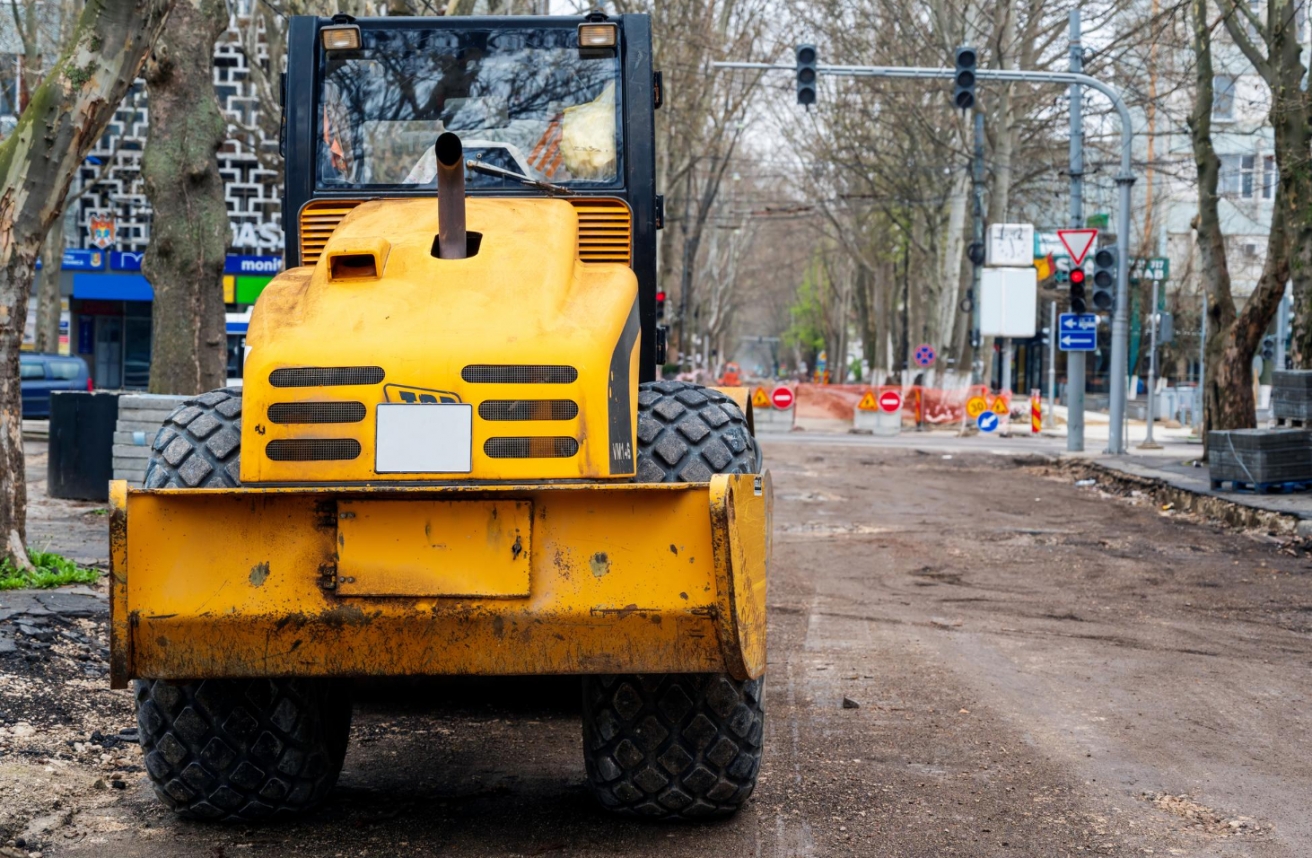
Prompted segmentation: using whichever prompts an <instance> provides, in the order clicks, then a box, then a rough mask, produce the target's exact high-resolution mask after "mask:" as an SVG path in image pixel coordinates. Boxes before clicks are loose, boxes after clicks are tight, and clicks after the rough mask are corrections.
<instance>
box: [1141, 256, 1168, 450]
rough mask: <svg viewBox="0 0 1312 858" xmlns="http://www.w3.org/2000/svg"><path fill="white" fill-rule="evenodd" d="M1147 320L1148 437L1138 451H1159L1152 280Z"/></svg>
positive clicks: (1155, 323) (1155, 311)
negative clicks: (1149, 326)
mask: <svg viewBox="0 0 1312 858" xmlns="http://www.w3.org/2000/svg"><path fill="white" fill-rule="evenodd" d="M1148 318H1149V319H1150V320H1151V324H1152V333H1151V335H1150V337H1149V340H1148V402H1147V403H1146V404H1147V406H1148V413H1147V415H1146V416H1147V418H1148V435H1147V437H1146V438H1144V439H1143V443H1142V444H1140V445H1139V449H1140V450H1160V449H1162V445H1161V444H1158V443H1157V442H1156V441H1154V440H1153V418H1154V417H1155V416H1156V414H1154V409H1156V408H1157V396H1156V394H1155V393H1154V391H1153V388H1154V387H1155V386H1156V384H1157V378H1156V376H1157V281H1156V280H1153V304H1152V312H1151V313H1149V315H1148Z"/></svg>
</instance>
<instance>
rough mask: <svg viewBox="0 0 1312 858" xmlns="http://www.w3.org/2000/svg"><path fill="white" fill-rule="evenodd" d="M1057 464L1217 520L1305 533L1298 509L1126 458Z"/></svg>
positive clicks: (1279, 532) (1272, 530)
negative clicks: (1204, 485) (1271, 505)
mask: <svg viewBox="0 0 1312 858" xmlns="http://www.w3.org/2000/svg"><path fill="white" fill-rule="evenodd" d="M1057 465H1058V467H1060V468H1062V469H1063V470H1065V471H1067V472H1070V473H1074V474H1082V475H1084V476H1094V477H1096V476H1102V477H1104V478H1108V479H1111V480H1113V481H1114V482H1117V483H1120V484H1122V485H1125V486H1129V487H1132V488H1135V489H1138V490H1140V491H1142V492H1144V493H1146V494H1148V495H1150V496H1151V497H1152V498H1153V500H1154V501H1156V502H1157V503H1158V504H1159V505H1165V504H1172V505H1173V508H1174V509H1175V510H1176V511H1179V512H1186V513H1193V514H1194V515H1199V516H1202V517H1203V518H1206V519H1207V520H1209V521H1212V522H1216V523H1217V524H1224V525H1227V526H1229V527H1236V528H1242V529H1258V530H1265V531H1268V532H1270V533H1273V534H1275V535H1278V536H1303V535H1304V534H1302V533H1300V532H1299V524H1300V523H1301V522H1304V521H1307V519H1304V518H1303V517H1302V516H1300V515H1298V514H1297V513H1293V512H1284V511H1280V510H1273V509H1268V508H1266V507H1263V506H1258V505H1257V504H1256V503H1245V501H1246V500H1250V499H1249V498H1247V497H1244V496H1242V495H1241V496H1238V497H1235V498H1230V497H1222V496H1220V495H1219V494H1217V493H1214V492H1212V491H1210V490H1207V489H1201V490H1200V489H1199V488H1196V487H1194V486H1191V485H1189V484H1187V483H1185V482H1183V481H1176V480H1172V479H1170V478H1169V477H1166V476H1164V475H1162V474H1160V472H1153V471H1151V470H1149V469H1147V468H1141V467H1138V466H1137V465H1134V464H1132V463H1129V462H1116V463H1112V462H1109V461H1107V460H1105V459H1103V460H1090V459H1073V458H1061V459H1058V460H1057ZM1254 497H1257V496H1254ZM1306 527H1307V526H1306V525H1305V526H1304V529H1306Z"/></svg>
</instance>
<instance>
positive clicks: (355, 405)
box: [269, 402, 365, 423]
mask: <svg viewBox="0 0 1312 858" xmlns="http://www.w3.org/2000/svg"><path fill="white" fill-rule="evenodd" d="M364 414H365V408H364V403H363V402H275V403H274V404H273V405H270V406H269V422H271V423H359V422H360V421H361V420H363V419H364Z"/></svg>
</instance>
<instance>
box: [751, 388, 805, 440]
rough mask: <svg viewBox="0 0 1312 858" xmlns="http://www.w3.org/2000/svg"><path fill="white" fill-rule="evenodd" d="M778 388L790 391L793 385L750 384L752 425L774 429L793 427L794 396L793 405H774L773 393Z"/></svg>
mask: <svg viewBox="0 0 1312 858" xmlns="http://www.w3.org/2000/svg"><path fill="white" fill-rule="evenodd" d="M779 388H786V389H788V390H790V391H792V390H794V389H795V386H794V385H792V384H787V385H784V384H758V385H753V386H752V423H753V424H754V425H756V426H768V427H769V428H771V429H775V430H779V429H791V428H793V414H794V411H795V405H796V402H797V400H796V397H794V399H793V403H794V405H793V406H789V407H788V408H778V407H776V406H775V396H774V393H775V391H776V390H778V389H779Z"/></svg>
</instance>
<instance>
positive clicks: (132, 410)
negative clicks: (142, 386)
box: [114, 393, 190, 486]
mask: <svg viewBox="0 0 1312 858" xmlns="http://www.w3.org/2000/svg"><path fill="white" fill-rule="evenodd" d="M189 398H190V397H187V396H164V395H161V394H153V393H142V394H132V395H124V396H120V397H119V399H118V425H117V426H115V427H114V428H115V431H114V479H116V480H127V481H128V484H129V485H133V486H139V485H141V483H142V481H143V480H145V479H146V460H147V459H149V458H150V445H151V444H152V443H154V441H155V433H157V432H159V427H160V425H161V424H163V423H164V418H165V417H168V416H169V414H170V413H171V412H172V411H173V409H175V408H177V407H178V406H179V405H181V404H182V403H183V401H184V400H186V399H189Z"/></svg>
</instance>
